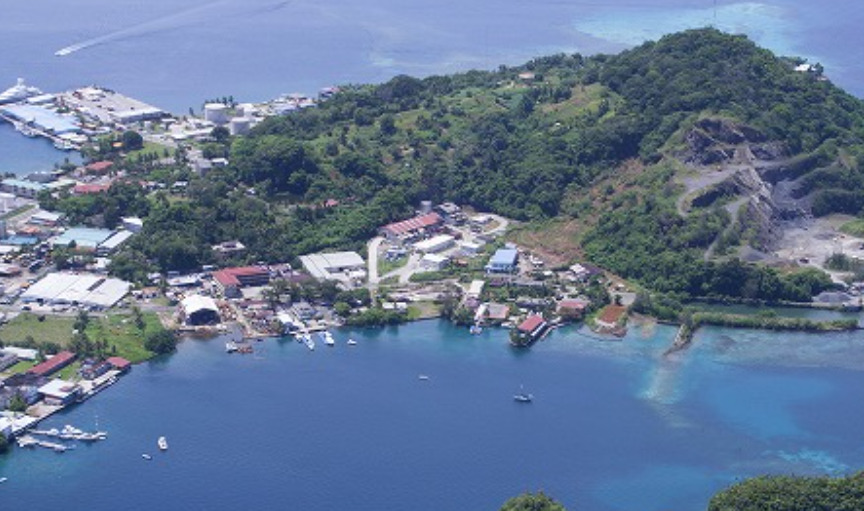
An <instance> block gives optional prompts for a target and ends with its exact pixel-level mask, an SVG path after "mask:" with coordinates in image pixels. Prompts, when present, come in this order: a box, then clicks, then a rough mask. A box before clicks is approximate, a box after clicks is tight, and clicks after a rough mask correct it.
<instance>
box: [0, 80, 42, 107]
mask: <svg viewBox="0 0 864 511" xmlns="http://www.w3.org/2000/svg"><path fill="white" fill-rule="evenodd" d="M39 94H42V91H41V90H39V89H37V88H36V87H31V86H29V85H27V84H25V83H24V79H23V78H19V79H18V82H17V83H16V84H15V85H13V86H12V87H9V88H8V89H6V90H5V91H3V92H0V104H3V103H14V102H16V101H23V100H25V99H27V98H29V97H31V96H38V95H39Z"/></svg>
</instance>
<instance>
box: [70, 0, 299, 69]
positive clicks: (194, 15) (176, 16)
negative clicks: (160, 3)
mask: <svg viewBox="0 0 864 511" xmlns="http://www.w3.org/2000/svg"><path fill="white" fill-rule="evenodd" d="M290 3H291V0H282V1H279V2H266V3H265V4H263V5H257V6H255V7H253V8H250V6H249V2H244V1H240V0H217V1H215V2H210V3H207V4H204V5H199V6H196V7H192V8H190V9H186V10H184V11H180V12H175V13H173V14H170V15H168V16H163V17H161V18H156V19H154V20H150V21H145V22H144V23H139V24H138V25H133V26H131V27H127V28H124V29H121V30H117V31H115V32H111V33H110V34H105V35H101V36H98V37H94V38H92V39H87V40H86V41H81V42H79V43H75V44H70V45H69V46H66V47H64V48H60V49H59V50H57V51H56V52H54V55H56V56H58V57H65V56H67V55H71V54H73V53H75V52H77V51H81V50H84V49H87V48H92V47H93V46H98V45H100V44H105V43H108V42H111V41H119V40H123V39H128V38H131V37H138V36H141V35H146V34H151V33H155V32H162V31H165V30H172V29H176V28H180V27H184V26H189V25H194V24H197V23H201V22H202V21H204V19H206V14H207V13H209V12H211V11H216V12H218V14H219V17H220V18H221V19H226V20H227V19H236V17H238V16H242V15H247V16H249V15H256V14H261V13H270V12H273V11H278V10H280V9H282V8H284V7H285V6H287V5H288V4H290Z"/></svg>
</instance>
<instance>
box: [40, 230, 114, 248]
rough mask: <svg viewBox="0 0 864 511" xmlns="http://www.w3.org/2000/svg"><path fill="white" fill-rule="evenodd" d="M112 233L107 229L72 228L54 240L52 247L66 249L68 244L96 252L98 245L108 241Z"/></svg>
mask: <svg viewBox="0 0 864 511" xmlns="http://www.w3.org/2000/svg"><path fill="white" fill-rule="evenodd" d="M113 234H114V231H111V230H109V229H94V228H92V227H72V228H70V229H67V230H66V231H65V232H64V233H63V234H61V235H60V236H57V237H56V238H54V241H52V242H51V244H52V245H53V246H55V247H56V246H58V245H59V246H63V247H68V246H69V245H70V244H73V243H74V245H75V247H76V248H79V249H89V250H96V248H97V247H99V245H101V244H102V243H104V242H105V241H107V240H108V238H110V237H111V236H112V235H113Z"/></svg>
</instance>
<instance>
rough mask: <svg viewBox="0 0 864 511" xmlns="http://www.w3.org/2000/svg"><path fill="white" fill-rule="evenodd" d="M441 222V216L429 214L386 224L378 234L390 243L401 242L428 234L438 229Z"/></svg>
mask: <svg viewBox="0 0 864 511" xmlns="http://www.w3.org/2000/svg"><path fill="white" fill-rule="evenodd" d="M443 222H444V220H443V219H442V218H441V215H439V214H438V213H435V212H431V213H426V214H423V215H418V216H415V217H414V218H409V219H408V220H402V221H401V222H394V223H392V224H387V225H385V226H384V227H382V228H381V229H380V230H379V233H380V234H381V236H384V237H385V238H387V239H388V240H390V241H401V240H403V239H406V238H412V237H414V236H418V235H421V234H425V233H428V232H430V231H432V230H434V229H436V228H438V227H439V226H440V225H441V224H442V223H443Z"/></svg>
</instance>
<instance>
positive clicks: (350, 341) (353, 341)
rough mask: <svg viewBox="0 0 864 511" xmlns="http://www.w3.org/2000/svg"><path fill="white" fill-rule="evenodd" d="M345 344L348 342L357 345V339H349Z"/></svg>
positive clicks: (350, 344)
mask: <svg viewBox="0 0 864 511" xmlns="http://www.w3.org/2000/svg"><path fill="white" fill-rule="evenodd" d="M345 344H347V345H348V346H356V345H357V341H355V340H354V339H348V342H347V343H345Z"/></svg>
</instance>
